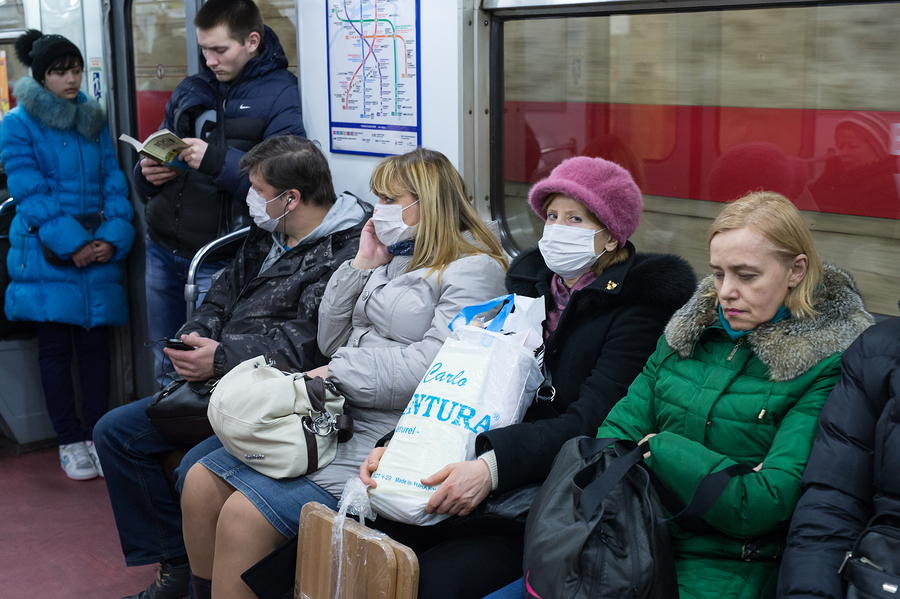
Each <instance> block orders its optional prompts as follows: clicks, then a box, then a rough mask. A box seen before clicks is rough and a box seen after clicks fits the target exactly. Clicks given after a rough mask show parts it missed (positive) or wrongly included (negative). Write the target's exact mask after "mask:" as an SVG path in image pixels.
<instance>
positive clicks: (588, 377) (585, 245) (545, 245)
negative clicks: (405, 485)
mask: <svg viewBox="0 0 900 599" xmlns="http://www.w3.org/2000/svg"><path fill="white" fill-rule="evenodd" d="M529 202H530V204H531V207H532V208H533V209H534V211H535V212H536V213H537V214H538V215H539V216H540V217H541V218H543V219H544V220H545V221H546V226H545V228H544V234H543V237H542V238H541V241H540V244H539V247H538V248H534V249H531V250H528V251H526V252H524V253H522V254H521V255H520V256H518V257H517V258H516V260H515V261H514V262H513V263H512V265H511V266H510V269H509V272H508V273H507V276H506V287H507V290H508V291H510V292H512V293H518V294H521V295H525V296H528V297H541V296H543V297H544V300H545V302H546V310H547V319H546V321H545V322H544V340H545V352H544V364H545V366H546V368H547V370H548V371H549V373H550V375H551V378H552V382H553V387H554V389H555V395H554V397H553V400H552V401H550V402H547V403H535V404H533V405H532V406H531V407H530V408H529V409H528V411H527V412H526V414H525V419H524V422H522V423H520V424H515V425H512V426H508V427H505V428H500V429H496V430H491V431H488V432H486V433H482V434H480V435H478V437H477V438H476V441H475V446H476V454H477V455H478V456H479V459H476V460H474V461H471V462H462V463H458V464H450V465H449V466H447V467H446V468H444V469H443V470H441V471H440V472H437V473H436V474H434V475H433V476H431V477H429V478H427V479H425V480H423V481H422V482H423V484H426V485H436V484H440V488H439V489H438V491H436V492H435V494H434V495H433V496H432V498H431V500H430V501H429V506H428V507H427V508H426V509H427V511H429V512H435V511H436V512H437V513H441V514H444V513H449V514H451V515H458V516H465V515H466V514H468V513H470V512H471V511H472V510H473V509H474V508H475V507H476V506H478V505H479V504H480V503H481V502H482V501H484V500H485V498H487V497H488V496H489V494H490V493H491V492H494V493H495V494H500V493H504V492H507V491H511V490H514V489H517V488H521V487H523V486H525V485H529V484H532V483H540V482H542V481H543V480H544V479H545V478H546V477H547V475H548V474H549V472H550V466H551V464H552V462H553V458H554V457H556V454H557V453H558V452H559V449H560V448H561V447H562V445H563V444H564V443H565V442H566V441H567V440H569V439H571V438H572V437H575V436H578V435H594V434H596V431H597V428H598V427H599V426H600V424H601V423H602V422H603V420H604V418H605V417H606V415H607V414H608V413H609V411H610V410H611V409H612V407H613V406H614V405H615V403H616V402H617V401H618V400H619V399H620V398H622V397H623V396H624V395H625V393H626V391H627V389H628V385H630V384H631V382H632V380H634V378H635V377H636V376H637V375H638V374H639V373H640V372H641V369H642V368H643V366H644V363H645V362H646V360H647V357H648V356H650V354H651V353H653V350H654V349H655V347H656V342H657V340H658V339H659V336H660V335H661V334H662V332H663V329H664V327H665V325H666V322H667V321H668V320H669V317H671V316H672V314H673V313H674V312H675V310H677V309H678V308H680V307H681V306H682V305H683V304H684V303H685V302H686V301H687V300H688V299H689V298H690V297H691V294H692V293H693V292H694V290H695V289H696V285H697V280H696V278H695V276H694V272H693V270H692V269H691V267H690V266H689V265H688V264H687V262H685V261H684V260H682V259H681V258H678V257H676V256H671V255H663V254H638V253H636V250H635V247H634V245H633V244H632V243H631V242H630V241H628V238H629V237H630V236H631V235H632V234H633V233H634V231H635V230H636V229H637V226H638V222H639V219H640V213H641V209H642V208H643V198H642V196H641V192H640V190H639V189H638V187H637V185H636V184H635V183H634V180H633V179H632V177H631V175H630V174H629V173H628V171H626V170H625V169H623V168H622V167H620V166H618V165H616V164H614V163H612V162H609V161H607V160H603V159H602V158H590V157H584V156H582V157H576V158H571V159H569V160H566V161H565V162H563V163H562V164H560V165H559V166H558V167H556V168H555V169H554V170H553V172H552V173H551V174H550V176H549V177H548V178H546V179H544V180H543V181H540V182H538V183H537V184H536V185H535V186H534V187H533V188H532V190H531V193H530V196H529ZM381 452H383V449H381V448H378V449H376V450H374V451H373V453H372V454H370V457H369V460H368V461H367V462H366V463H365V464H363V466H362V467H361V469H360V475H361V478H362V480H363V482H365V483H367V484H370V483H372V482H373V481H372V480H371V478H370V475H371V473H372V472H373V471H374V470H375V467H377V462H378V459H379V458H380V455H381ZM373 486H374V485H373ZM445 522H446V524H444V523H441V524H437V525H435V526H431V527H427V528H416V527H408V526H405V525H403V526H401V525H396V527H395V525H393V524H391V523H387V522H384V519H383V518H382V519H378V520H376V521H375V524H374V526H376V527H382V528H383V530H385V532H387V533H388V534H391V535H392V536H397V537H399V540H401V541H402V542H405V543H408V544H410V545H411V546H412V547H413V548H414V549H416V550H417V553H419V563H420V568H421V577H420V583H419V594H420V596H426V597H455V598H457V599H461V598H464V597H476V598H477V597H482V596H484V595H485V594H487V593H489V592H491V591H493V590H496V589H497V588H499V587H501V586H503V585H504V584H506V583H508V582H510V581H512V580H514V579H516V578H518V577H520V576H521V575H522V571H521V564H522V531H521V530H514V531H512V532H511V534H508V535H502V536H501V535H490V534H484V533H482V534H481V535H479V536H477V537H474V538H463V539H459V538H455V537H457V536H458V534H459V530H460V528H461V527H460V522H458V521H454V519H450V520H448V521H445ZM466 534H468V533H466ZM479 565H480V566H482V567H479ZM454 568H465V569H466V571H467V575H466V576H465V577H453V576H449V575H448V572H453V571H456V570H454ZM479 570H481V572H480V574H481V576H479Z"/></svg>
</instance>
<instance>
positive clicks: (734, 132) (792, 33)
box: [502, 2, 900, 314]
mask: <svg viewBox="0 0 900 599" xmlns="http://www.w3.org/2000/svg"><path fill="white" fill-rule="evenodd" d="M897 22H900V3H898V2H893V3H873V4H861V3H854V4H850V5H846V6H837V5H830V6H818V7H791V8H768V9H749V10H728V11H708V12H692V13H684V14H677V13H665V14H653V15H615V16H612V17H568V18H549V19H548V18H542V19H526V20H518V21H508V22H506V23H504V30H503V40H504V41H503V44H504V47H503V52H504V74H503V86H504V94H505V114H504V128H505V139H504V155H505V156H504V161H505V163H504V165H503V173H504V181H505V183H504V187H505V198H504V199H503V207H502V209H503V212H504V213H505V216H506V224H507V227H508V230H509V232H510V234H511V237H512V241H513V243H514V245H515V246H517V248H518V249H521V248H524V247H529V246H531V245H534V244H535V243H536V241H537V239H538V238H539V236H540V231H541V223H540V221H539V220H538V219H537V218H536V217H535V216H534V215H533V214H532V213H531V212H530V210H528V207H527V204H526V202H525V198H526V197H527V192H528V189H529V187H530V185H531V184H533V183H534V182H536V181H537V180H539V179H540V178H542V177H544V176H546V175H547V174H549V172H550V171H551V170H552V169H553V167H555V166H556V165H558V164H559V163H560V162H561V161H562V160H564V159H565V158H568V157H569V156H573V155H579V154H588V155H592V156H601V157H604V158H607V159H610V160H613V161H615V162H617V163H619V164H620V165H621V166H623V167H624V168H626V169H628V170H629V171H630V172H631V173H632V175H633V176H634V177H635V180H636V181H638V183H639V185H640V186H641V189H642V191H643V192H644V193H645V200H646V207H645V212H644V215H643V222H642V225H641V228H639V229H638V233H637V235H636V237H635V241H636V243H637V242H638V241H640V242H641V243H638V247H639V249H643V250H648V251H649V250H652V251H671V252H675V253H679V254H682V255H684V256H685V257H687V258H688V259H689V260H690V261H691V262H692V263H693V264H694V267H695V269H697V271H698V272H700V273H703V272H706V270H707V268H708V267H707V265H706V262H707V261H708V256H707V248H706V247H705V238H706V235H705V229H706V226H708V224H709V222H710V221H709V219H710V218H712V217H713V216H714V215H715V214H716V213H717V212H718V210H719V208H720V206H719V205H718V203H719V202H722V201H728V200H731V199H734V198H736V197H739V196H741V195H743V194H745V193H746V192H748V191H751V190H756V189H773V190H775V191H779V192H781V193H783V194H784V195H786V196H787V197H789V198H790V199H791V200H792V201H794V202H795V203H796V204H797V206H798V207H800V208H801V209H803V210H807V211H808V213H807V214H808V216H809V220H810V222H811V225H812V226H813V228H814V230H815V231H816V235H817V239H818V240H819V241H820V244H821V246H822V248H821V249H822V251H823V253H824V254H825V255H826V257H827V258H829V259H831V260H832V261H834V262H837V263H838V264H840V265H842V266H844V267H846V268H848V269H850V270H851V271H852V272H854V274H855V275H857V280H858V281H859V282H860V286H861V288H862V289H863V293H864V295H865V296H866V300H867V302H870V304H871V306H872V309H873V310H875V311H877V312H881V313H888V314H897V313H898V310H897V289H900V276H898V274H897V273H896V269H895V268H894V266H893V264H892V262H893V259H890V258H889V256H892V255H896V252H897V251H898V250H900V242H898V237H900V227H898V219H900V194H898V181H900V168H898V161H897V158H898V154H900V148H898V147H897V142H894V141H893V140H894V138H895V137H897V135H898V133H900V106H898V104H897V102H896V98H897V97H900V80H898V79H897V78H896V77H892V76H890V73H892V72H893V70H894V67H895V65H896V64H897V63H898V61H900V37H898V36H897V35H896V31H895V29H896V28H895V27H894V26H893V25H892V24H893V23H897ZM513 249H516V248H513ZM867 256H869V257H870V258H871V259H868V258H867Z"/></svg>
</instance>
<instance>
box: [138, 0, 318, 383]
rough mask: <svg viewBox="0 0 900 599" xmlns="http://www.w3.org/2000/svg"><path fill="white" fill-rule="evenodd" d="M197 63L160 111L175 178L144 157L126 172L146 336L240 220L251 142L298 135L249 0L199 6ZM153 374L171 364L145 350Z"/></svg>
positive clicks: (276, 53)
mask: <svg viewBox="0 0 900 599" xmlns="http://www.w3.org/2000/svg"><path fill="white" fill-rule="evenodd" d="M194 25H195V26H196V27H197V40H198V42H199V45H200V49H201V51H202V52H203V57H204V59H205V64H204V65H203V66H202V68H201V72H200V73H198V74H196V75H192V76H190V77H187V78H186V79H184V80H183V81H182V82H181V83H180V84H179V85H178V87H177V88H176V89H175V91H174V92H173V93H172V97H171V98H170V100H169V102H168V104H167V105H166V114H165V119H164V121H163V123H162V125H161V126H160V129H168V130H169V131H171V132H172V133H174V134H175V135H177V136H178V137H180V138H182V140H183V141H184V142H185V143H186V144H187V146H188V147H187V148H185V149H184V150H182V152H181V154H180V156H179V158H180V160H182V161H183V162H184V163H187V165H188V166H189V168H188V170H187V172H186V173H183V174H182V175H181V176H179V175H178V174H176V172H175V171H174V170H170V169H169V168H167V167H166V166H162V165H161V164H160V163H158V162H156V161H154V160H152V159H149V158H143V159H142V160H140V161H139V162H138V163H137V164H136V165H135V169H134V179H135V184H136V185H137V187H138V189H139V190H140V192H141V194H142V196H143V197H144V198H146V200H147V205H146V209H145V214H146V219H147V240H146V244H147V258H146V260H147V262H146V289H147V322H148V337H149V339H150V340H153V341H157V340H159V339H163V338H169V337H172V335H174V334H175V332H176V331H177V330H178V328H179V327H180V326H181V324H182V323H183V322H184V314H185V303H184V284H185V283H186V279H187V271H188V266H189V265H190V261H191V258H192V257H193V255H194V254H195V253H196V252H197V250H199V249H200V248H201V247H203V246H204V245H206V244H207V243H209V242H210V241H212V240H214V239H216V238H218V237H221V236H222V235H225V234H227V233H230V232H232V231H235V230H237V229H240V228H242V227H244V226H246V225H248V224H249V223H250V218H249V215H248V212H247V205H246V202H245V200H246V198H247V191H248V189H249V188H250V181H249V179H248V177H247V175H246V174H241V172H240V168H239V166H238V164H239V162H240V160H241V157H243V155H244V153H245V152H247V151H248V150H249V149H250V148H252V147H253V146H255V145H256V144H257V143H259V142H261V141H263V140H264V139H267V138H269V137H272V136H275V135H285V134H292V135H300V136H305V135H306V131H305V129H304V128H303V119H302V116H301V113H300V94H299V89H298V85H297V78H296V77H295V76H294V75H293V74H291V73H290V72H289V71H288V70H287V66H288V63H287V58H286V57H285V54H284V51H283V49H282V47H281V44H280V43H279V41H278V37H277V36H276V35H275V33H274V32H273V31H272V30H271V29H269V28H268V27H266V26H265V25H264V24H263V20H262V15H261V14H260V11H259V8H258V7H257V6H256V4H254V2H253V1H252V0H209V1H208V2H206V3H205V4H204V5H203V6H202V7H201V8H200V10H198V11H197V16H196V18H195V19H194ZM233 255H234V248H226V249H225V250H218V251H217V252H215V253H214V254H213V255H212V256H210V258H209V259H208V260H207V262H206V263H204V264H203V265H201V267H200V269H199V271H198V279H197V284H198V285H199V286H200V288H201V289H208V288H209V286H210V279H211V277H212V275H213V274H214V273H215V272H217V271H218V270H220V269H221V268H222V267H224V266H225V265H226V264H227V261H228V259H230V258H231V257H232V256H233ZM201 299H202V298H201ZM154 358H155V361H156V369H155V373H156V378H157V380H158V382H159V383H160V385H164V384H165V383H167V382H168V380H169V378H170V376H171V373H172V370H173V368H172V364H171V362H169V360H168V359H167V358H166V357H165V355H164V354H163V352H162V344H157V345H156V346H154Z"/></svg>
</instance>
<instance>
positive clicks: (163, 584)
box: [124, 561, 209, 599]
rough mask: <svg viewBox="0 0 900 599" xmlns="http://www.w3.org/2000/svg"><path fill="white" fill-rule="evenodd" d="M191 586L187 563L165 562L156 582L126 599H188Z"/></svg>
mask: <svg viewBox="0 0 900 599" xmlns="http://www.w3.org/2000/svg"><path fill="white" fill-rule="evenodd" d="M190 584H191V566H190V564H188V563H187V561H185V563H183V564H179V565H177V566H175V565H172V564H171V563H169V562H163V563H161V564H160V565H159V566H157V568H156V582H154V583H153V584H151V585H150V586H149V587H147V588H146V589H144V590H143V591H141V592H140V593H138V594H137V595H131V596H130V597H125V598H124V599H187V596H188V587H189V586H190ZM208 596H209V595H207V597H208Z"/></svg>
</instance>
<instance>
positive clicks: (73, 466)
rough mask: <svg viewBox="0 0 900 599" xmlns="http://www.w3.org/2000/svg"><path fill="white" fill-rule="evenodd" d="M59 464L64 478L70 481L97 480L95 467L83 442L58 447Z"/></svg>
mask: <svg viewBox="0 0 900 599" xmlns="http://www.w3.org/2000/svg"><path fill="white" fill-rule="evenodd" d="M59 462H60V464H62V469H63V471H64V472H65V473H66V476H68V477H69V478H71V479H72V480H89V479H91V478H97V467H96V466H94V462H93V460H91V456H90V454H88V449H87V446H86V445H85V444H84V441H79V442H78V443H69V444H67V445H60V446H59Z"/></svg>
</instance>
